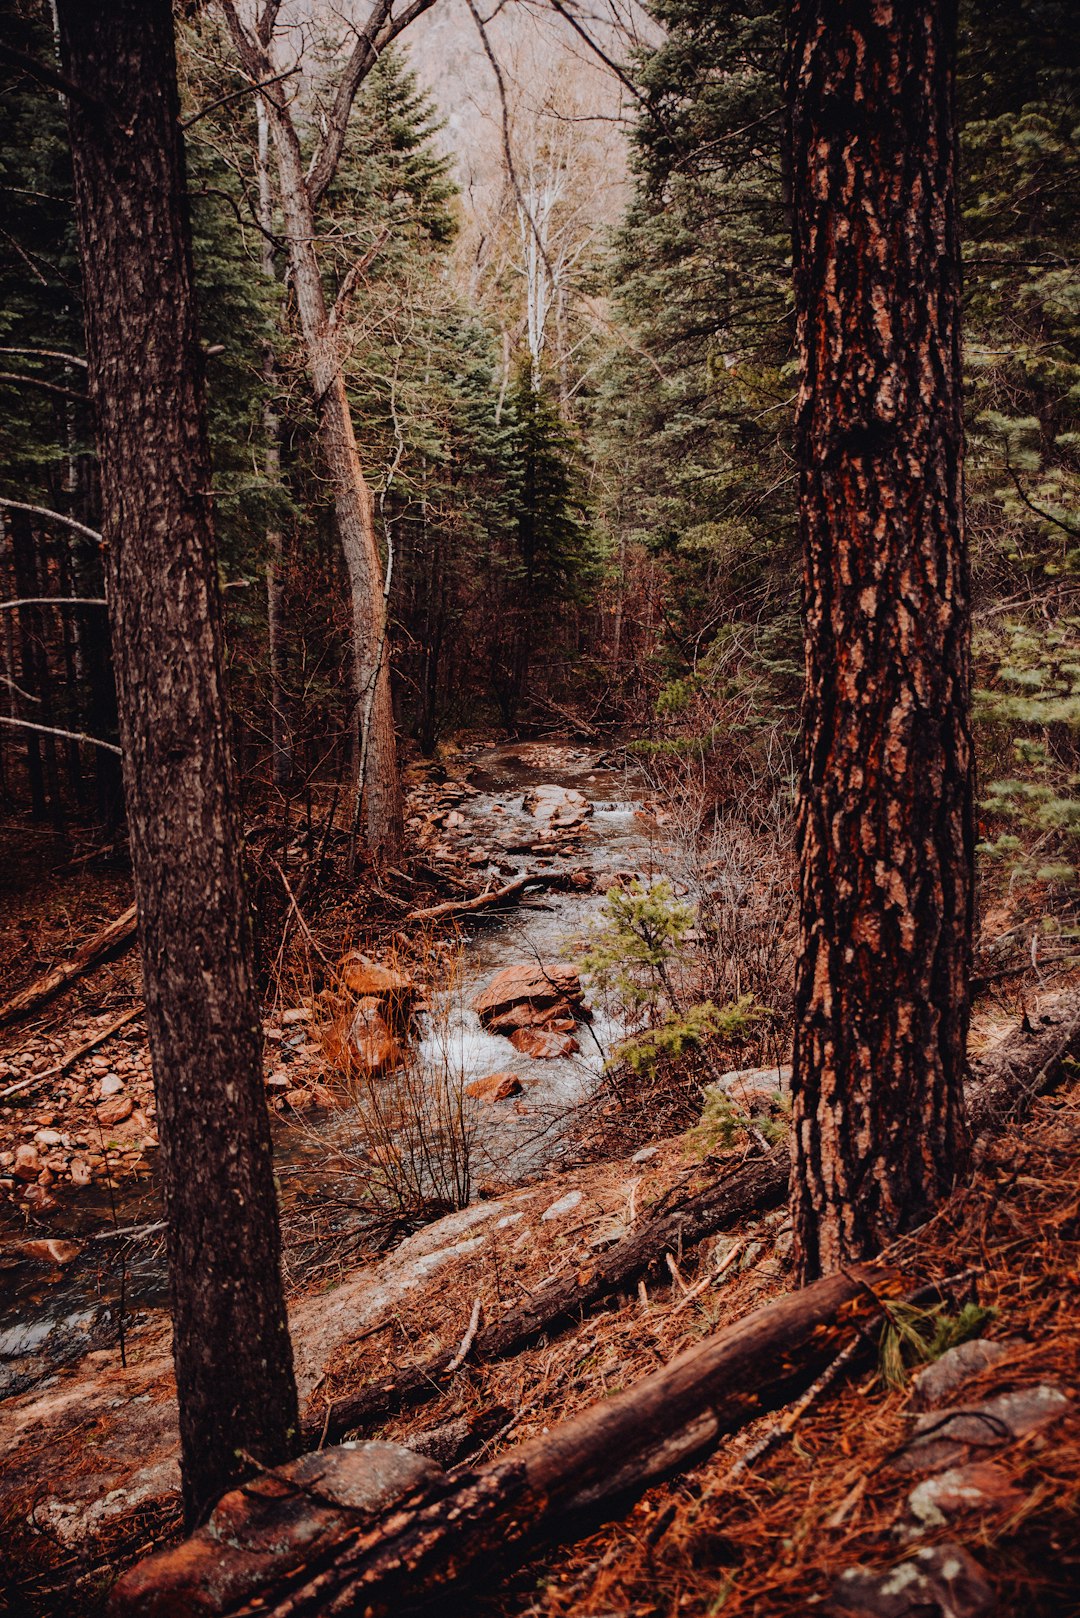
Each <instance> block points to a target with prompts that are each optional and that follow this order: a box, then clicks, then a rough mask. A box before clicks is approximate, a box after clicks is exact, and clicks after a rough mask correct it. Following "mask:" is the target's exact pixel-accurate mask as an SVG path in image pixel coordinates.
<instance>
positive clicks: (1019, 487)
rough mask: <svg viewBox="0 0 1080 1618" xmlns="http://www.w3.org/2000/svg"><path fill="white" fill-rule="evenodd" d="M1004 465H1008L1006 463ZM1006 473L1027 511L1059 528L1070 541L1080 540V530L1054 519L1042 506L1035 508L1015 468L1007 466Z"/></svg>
mask: <svg viewBox="0 0 1080 1618" xmlns="http://www.w3.org/2000/svg"><path fill="white" fill-rule="evenodd" d="M1006 464H1007V465H1008V463H1006ZM1008 471H1009V476H1010V477H1011V478H1012V481H1013V486H1014V488H1015V489H1016V492H1017V494H1018V495H1019V497H1020V499H1021V500H1022V501H1023V503H1024V505H1025V506H1027V508H1028V510H1029V511H1033V512H1034V513H1035V515H1036V517H1041V518H1042V520H1043V522H1048V523H1050V524H1052V526H1053V527H1054V528H1060V529H1061V531H1062V533H1063V534H1068V536H1069V538H1070V539H1080V528H1073V527H1071V526H1070V524H1069V523H1067V522H1063V521H1062V519H1061V518H1060V517H1055V516H1054V513H1053V512H1052V511H1046V510H1044V509H1043V507H1042V506H1037V505H1036V504H1035V502H1034V500H1032V498H1031V496H1030V495H1029V494H1028V493H1027V492H1026V491H1025V489H1024V486H1023V484H1022V483H1021V482H1020V474H1019V473H1018V472H1017V470H1016V468H1015V467H1013V466H1009V467H1008Z"/></svg>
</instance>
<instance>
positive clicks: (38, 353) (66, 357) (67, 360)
mask: <svg viewBox="0 0 1080 1618" xmlns="http://www.w3.org/2000/svg"><path fill="white" fill-rule="evenodd" d="M0 354H28V355H29V356H30V357H31V358H32V359H37V360H63V362H64V364H65V365H81V366H82V368H83V370H84V371H85V370H87V369H88V365H87V362H86V360H84V359H83V357H82V355H81V354H64V353H62V352H61V351H60V349H58V348H0Z"/></svg>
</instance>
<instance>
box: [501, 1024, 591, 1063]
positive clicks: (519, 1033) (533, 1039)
mask: <svg viewBox="0 0 1080 1618" xmlns="http://www.w3.org/2000/svg"><path fill="white" fill-rule="evenodd" d="M510 1043H511V1045H512V1046H513V1047H514V1049H515V1050H516V1051H520V1052H521V1054H522V1056H534V1057H540V1058H547V1057H553V1056H572V1055H573V1053H574V1052H575V1051H579V1050H580V1049H581V1046H580V1045H579V1044H578V1042H577V1040H576V1039H575V1038H574V1036H573V1035H572V1034H560V1033H557V1032H556V1031H555V1030H554V1029H552V1028H516V1029H515V1030H514V1032H513V1033H512V1034H511V1035H510Z"/></svg>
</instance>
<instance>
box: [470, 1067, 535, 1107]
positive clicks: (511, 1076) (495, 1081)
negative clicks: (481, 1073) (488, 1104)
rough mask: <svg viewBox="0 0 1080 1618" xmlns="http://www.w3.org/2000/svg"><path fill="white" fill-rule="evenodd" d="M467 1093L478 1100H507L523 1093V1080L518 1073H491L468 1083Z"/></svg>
mask: <svg viewBox="0 0 1080 1618" xmlns="http://www.w3.org/2000/svg"><path fill="white" fill-rule="evenodd" d="M465 1094H466V1095H467V1096H472V1097H473V1099H474V1100H476V1101H505V1100H506V1099H507V1098H508V1097H509V1096H519V1095H520V1094H521V1080H520V1079H519V1078H518V1076H517V1074H516V1073H489V1074H487V1076H486V1077H485V1078H482V1079H474V1080H473V1081H472V1083H471V1084H467V1085H466V1086H465Z"/></svg>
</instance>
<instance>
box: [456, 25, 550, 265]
mask: <svg viewBox="0 0 1080 1618" xmlns="http://www.w3.org/2000/svg"><path fill="white" fill-rule="evenodd" d="M465 3H466V5H467V6H468V8H469V11H470V12H471V14H472V20H473V22H474V23H475V24H476V28H477V32H478V33H479V35H480V43H481V45H483V47H484V55H485V56H486V57H487V59H488V61H489V62H490V63H491V71H492V72H493V73H494V75H495V83H496V84H497V86H498V89H499V106H500V108H501V110H502V144H503V157H504V158H505V160H506V172H507V175H508V177H509V180H510V184H511V185H512V186H513V188H514V196H515V197H516V199H517V205H518V207H519V208H520V209H521V211H522V213H523V214H524V215H525V218H526V219H527V220H528V221H529V229H530V230H531V232H532V236H533V240H534V241H535V243H536V246H537V250H538V252H539V254H540V257H541V258H542V259H543V261H544V268H545V269H546V270H547V273H548V276H549V277H550V279H551V280H552V281H554V279H555V271H554V270H553V269H552V266H551V260H550V258H549V257H548V251H547V247H546V245H545V243H544V240H543V237H542V236H541V234H540V230H539V227H538V226H537V223H536V220H535V219H534V218H533V215H532V209H531V208H530V207H529V204H528V203H527V202H526V201H525V193H524V192H523V191H522V189H521V183H520V181H519V180H518V175H517V166H516V165H515V163H514V153H513V148H512V147H511V145H510V108H509V105H508V103H507V100H506V80H505V79H504V78H503V72H502V68H501V67H500V66H499V59H498V57H497V56H496V55H495V52H494V51H493V50H492V48H491V41H490V40H489V39H488V34H487V24H486V23H485V21H484V19H483V17H481V15H480V13H479V11H477V9H476V6H475V5H474V4H473V0H465Z"/></svg>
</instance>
